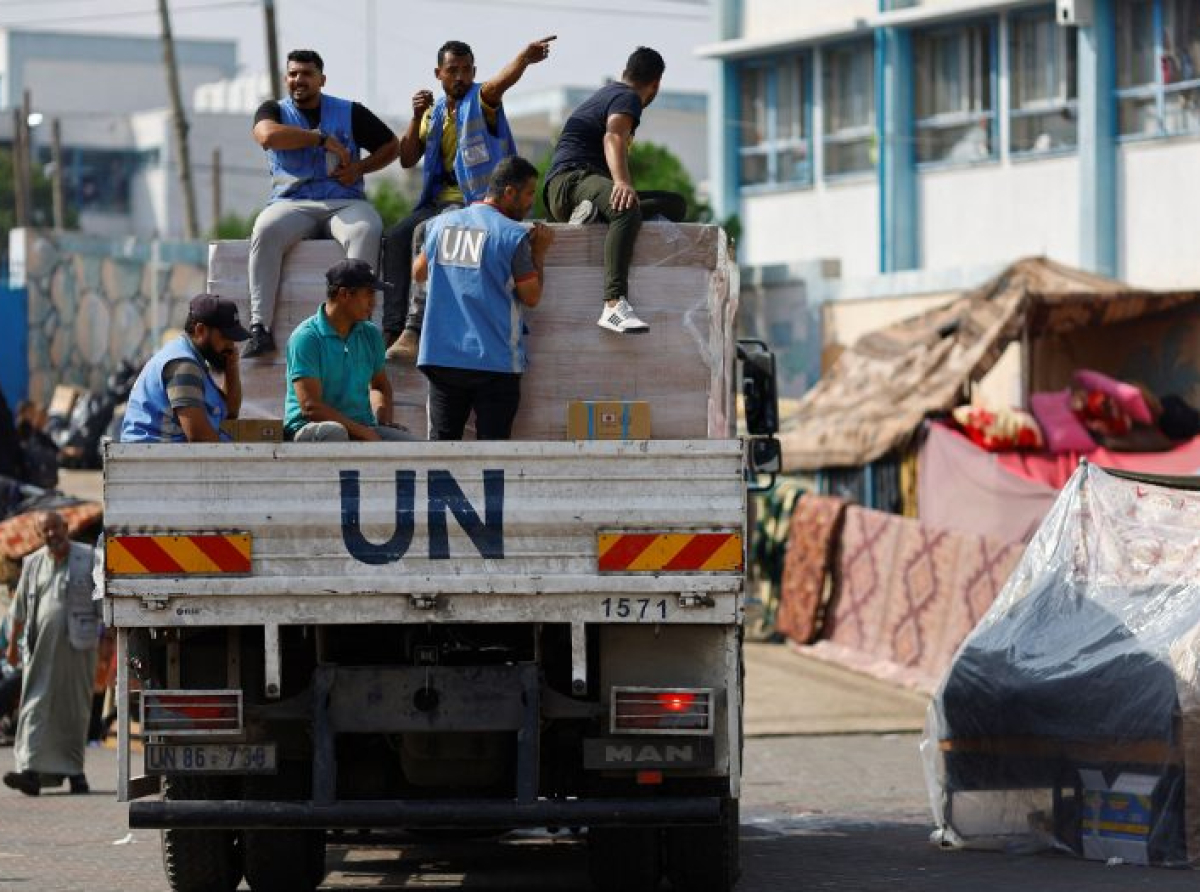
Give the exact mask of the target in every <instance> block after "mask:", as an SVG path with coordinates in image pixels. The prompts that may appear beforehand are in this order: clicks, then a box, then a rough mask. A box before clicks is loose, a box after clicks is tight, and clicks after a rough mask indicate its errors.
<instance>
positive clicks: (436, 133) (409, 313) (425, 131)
mask: <svg viewBox="0 0 1200 892" xmlns="http://www.w3.org/2000/svg"><path fill="white" fill-rule="evenodd" d="M554 39H555V38H554V37H553V36H550V37H543V38H542V39H541V40H535V41H534V42H533V43H531V44H529V45H528V46H526V47H525V48H524V49H522V50H521V52H520V53H518V54H517V57H516V58H515V59H513V60H512V61H511V62H509V63H508V64H507V65H505V66H504V68H503V69H501V70H500V72H499V73H498V74H497V75H496V76H495V77H491V78H488V79H487V80H486V81H484V82H483V83H482V84H479V83H476V82H475V55H474V53H473V52H472V51H471V47H470V46H468V45H467V44H465V43H463V42H461V41H458V40H450V41H447V42H446V43H444V44H443V45H442V47H441V49H439V50H438V64H437V68H435V69H434V70H433V76H434V77H436V78H437V79H438V82H439V83H440V84H441V87H442V94H443V95H441V96H439V97H438V98H437V100H436V101H434V98H433V93H432V92H430V91H429V90H418V91H417V92H416V93H415V94H414V95H413V99H412V109H413V117H412V120H411V121H410V122H409V125H408V129H407V130H405V131H404V134H403V136H401V138H400V164H401V165H402V166H403V167H413V166H414V165H416V163H417V162H418V161H422V160H423V161H424V164H423V167H422V174H423V178H424V183H423V186H422V189H421V196H420V198H419V199H418V200H417V207H416V209H415V210H414V211H413V212H412V214H410V215H409V216H408V217H406V218H405V219H403V220H401V221H400V222H399V223H397V224H396V225H395V226H393V227H392V228H391V229H389V230H388V232H387V239H386V242H385V243H384V256H383V275H384V277H385V278H386V279H387V280H388V281H389V282H392V283H393V284H394V285H395V288H394V289H393V290H392V291H391V292H390V293H388V294H386V295H385V296H384V304H383V336H384V342H385V343H386V344H387V345H388V354H387V356H388V359H389V360H391V361H393V362H402V363H411V362H412V361H413V360H414V359H415V358H416V355H417V345H418V341H419V339H420V334H421V320H422V317H423V304H424V301H423V297H424V295H423V293H422V290H421V289H420V287H412V294H411V298H412V304H411V306H410V304H409V298H410V293H409V289H410V287H411V275H412V262H413V254H414V251H416V250H418V249H420V247H421V245H422V244H423V243H424V241H425V236H424V226H423V225H422V224H424V223H425V222H426V221H427V220H429V219H430V218H432V217H434V216H436V215H438V214H440V213H442V212H443V211H447V210H454V209H456V208H460V207H463V206H464V205H468V204H471V203H472V202H476V201H483V199H484V196H485V195H486V194H487V190H488V179H489V177H491V174H492V171H493V170H495V169H496V165H497V164H499V163H500V162H501V161H503V160H504V159H505V158H508V157H511V156H513V155H515V154H517V146H516V142H515V140H514V139H513V136H512V132H511V131H510V130H509V127H508V120H507V119H506V118H505V116H504V108H503V106H502V105H501V102H502V101H503V99H504V94H505V93H506V92H507V91H508V90H509V89H510V88H511V87H512V86H513V85H514V84H516V83H517V82H518V81H519V80H520V79H521V76H522V75H523V74H524V73H525V69H526V68H528V67H529V66H530V65H536V64H537V63H539V62H543V61H545V60H546V59H547V58H549V56H550V42H551V41H553V40H554Z"/></svg>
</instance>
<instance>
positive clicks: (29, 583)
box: [4, 511, 100, 796]
mask: <svg viewBox="0 0 1200 892" xmlns="http://www.w3.org/2000/svg"><path fill="white" fill-rule="evenodd" d="M38 531H39V532H40V533H41V535H42V541H43V542H44V543H45V545H44V546H43V547H42V548H39V549H38V550H37V551H35V552H34V553H33V554H31V555H29V557H27V558H26V559H25V564H24V566H23V567H22V568H21V579H20V581H19V582H18V583H17V591H16V595H15V597H14V598H13V603H12V619H13V630H12V638H11V640H10V641H9V646H8V660H9V662H10V663H13V664H14V665H15V664H16V661H17V656H18V648H19V651H20V658H21V661H22V663H23V665H24V667H25V677H24V679H23V681H22V684H21V712H20V716H19V718H18V719H17V738H16V743H15V744H14V746H13V756H14V759H15V761H16V769H17V770H16V771H10V772H8V773H6V774H5V775H4V783H5V785H6V786H9V787H12V788H13V789H14V790H20V791H21V792H22V793H24V794H26V795H27V796H36V795H38V793H39V792H41V789H42V787H43V786H57V785H59V784H61V783H62V782H63V779H64V778H66V779H67V780H68V781H69V782H70V789H71V792H72V793H87V792H88V783H87V778H86V777H85V776H84V773H83V759H84V750H85V748H86V746H87V727H88V717H89V715H90V713H91V706H92V680H93V676H94V675H95V671H96V642H97V630H98V619H99V617H98V611H99V603H100V602H98V601H93V600H92V588H93V583H92V558H93V553H92V549H91V548H90V547H88V546H86V545H81V544H79V543H78V542H72V541H71V540H70V539H68V538H67V524H66V522H65V521H64V520H63V518H62V515H60V514H57V513H55V512H53V511H47V512H46V513H45V514H43V515H42V516H41V517H40V518H39V519H38Z"/></svg>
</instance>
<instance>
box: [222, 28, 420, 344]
mask: <svg viewBox="0 0 1200 892" xmlns="http://www.w3.org/2000/svg"><path fill="white" fill-rule="evenodd" d="M324 69H325V63H324V62H323V61H322V60H321V57H320V56H319V55H318V54H317V53H316V52H314V51H313V50H293V51H292V52H291V53H289V54H288V61H287V90H288V95H287V96H286V97H284V98H283V99H280V100H274V99H271V100H268V101H266V102H264V103H263V104H262V105H261V106H259V108H258V111H257V112H256V113H255V115H254V130H253V134H254V139H255V141H256V142H257V143H258V144H259V145H260V146H261V147H262V148H263V150H264V151H265V152H266V153H267V158H268V162H269V164H270V170H271V183H272V190H271V199H270V201H269V203H268V204H267V206H266V208H265V209H264V210H263V211H262V213H260V214H259V215H258V218H257V219H256V220H255V221H254V232H253V233H252V234H251V236H250V276H249V277H250V340H249V341H248V342H247V344H246V347H245V350H244V351H243V352H242V355H243V356H260V355H262V354H265V353H271V352H273V351H274V350H275V338H274V336H273V335H272V334H271V326H272V324H273V317H274V313H275V292H276V290H277V288H278V287H279V274H280V268H281V266H282V265H283V255H284V254H285V253H287V251H288V249H289V248H291V247H292V246H293V245H294V244H296V242H298V241H300V240H301V239H305V238H314V237H319V236H329V237H332V238H334V239H336V240H337V241H338V242H339V243H340V244H341V245H342V247H343V248H345V250H346V257H347V258H348V259H351V260H365V261H366V262H367V263H369V264H371V267H372V268H374V267H375V266H376V264H377V263H378V262H379V240H380V237H381V235H382V233H383V222H382V221H381V220H380V219H379V214H378V213H376V211H375V209H374V208H373V207H372V206H371V203H370V202H369V201H367V195H366V189H365V185H364V182H363V175H364V174H368V173H372V172H373V171H376V170H379V169H381V168H383V167H386V166H387V165H388V164H391V163H392V161H394V160H395V159H396V157H397V156H398V155H399V153H400V140H399V139H397V138H396V134H394V133H393V132H392V131H391V129H390V128H389V127H388V126H387V125H386V124H384V123H383V122H382V121H380V120H379V118H377V117H376V116H375V115H374V114H372V113H371V112H370V111H369V110H368V109H366V108H365V107H364V106H362V105H360V104H359V103H357V102H351V101H349V100H347V99H339V98H338V97H336V96H330V95H328V94H326V93H322V92H321V88H322V87H324V86H325V72H324ZM362 151H366V152H367V153H368V154H367V156H366V157H365V158H364V157H360V152H362Z"/></svg>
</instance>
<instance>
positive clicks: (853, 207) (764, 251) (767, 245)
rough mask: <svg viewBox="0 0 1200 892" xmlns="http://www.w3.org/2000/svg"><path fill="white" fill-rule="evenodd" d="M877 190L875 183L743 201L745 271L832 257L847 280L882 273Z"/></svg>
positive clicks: (742, 256) (741, 253) (742, 257)
mask: <svg viewBox="0 0 1200 892" xmlns="http://www.w3.org/2000/svg"><path fill="white" fill-rule="evenodd" d="M878 220H879V188H878V187H877V186H876V184H875V181H874V179H870V180H863V181H861V182H853V183H850V182H847V183H839V184H836V185H828V186H822V187H819V188H814V189H805V190H796V191H791V192H779V193H776V194H771V195H755V196H747V195H744V196H743V197H742V231H743V238H742V246H741V248H740V250H739V252H738V262H739V263H741V264H742V265H743V266H768V265H771V264H779V263H784V264H786V263H796V262H805V261H810V260H820V259H826V258H832V259H835V260H840V261H841V274H842V276H843V277H860V276H870V275H873V274H875V273H876V272H878V270H879V225H878Z"/></svg>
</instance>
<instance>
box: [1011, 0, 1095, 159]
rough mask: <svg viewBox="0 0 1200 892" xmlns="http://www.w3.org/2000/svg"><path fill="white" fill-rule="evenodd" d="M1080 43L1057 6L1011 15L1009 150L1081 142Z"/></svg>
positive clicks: (1025, 151)
mask: <svg viewBox="0 0 1200 892" xmlns="http://www.w3.org/2000/svg"><path fill="white" fill-rule="evenodd" d="M1078 49H1079V46H1078V41H1077V32H1076V29H1075V28H1067V27H1063V26H1062V25H1059V24H1058V22H1057V21H1055V17H1054V8H1053V7H1047V8H1046V9H1044V10H1036V11H1033V12H1028V13H1019V14H1016V13H1014V14H1013V15H1012V17H1011V18H1010V19H1009V29H1008V66H1009V78H1008V83H1009V104H1010V110H1009V121H1010V127H1009V134H1010V135H1009V149H1010V151H1012V152H1013V153H1014V154H1024V155H1032V154H1039V153H1044V152H1061V151H1065V150H1070V149H1074V148H1075V146H1076V145H1077V144H1078V141H1079V128H1078V124H1077V116H1078V110H1079V103H1078V93H1077V85H1078V74H1077V72H1078V63H1077V58H1078V55H1077V54H1078Z"/></svg>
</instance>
